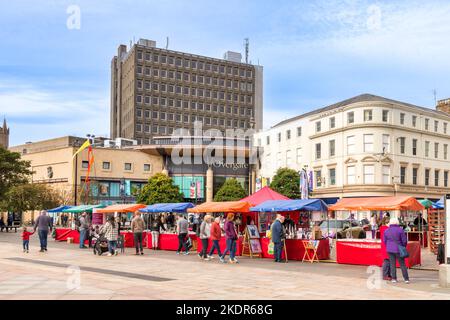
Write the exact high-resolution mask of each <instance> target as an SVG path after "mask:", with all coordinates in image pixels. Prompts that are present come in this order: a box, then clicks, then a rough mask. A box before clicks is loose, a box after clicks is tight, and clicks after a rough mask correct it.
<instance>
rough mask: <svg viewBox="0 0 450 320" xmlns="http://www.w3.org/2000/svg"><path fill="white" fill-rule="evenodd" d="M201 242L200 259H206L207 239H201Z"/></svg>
mask: <svg viewBox="0 0 450 320" xmlns="http://www.w3.org/2000/svg"><path fill="white" fill-rule="evenodd" d="M201 240H202V251H201V252H200V257H202V258H207V255H206V252H207V251H208V244H209V241H208V239H201Z"/></svg>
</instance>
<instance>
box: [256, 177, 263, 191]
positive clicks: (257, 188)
mask: <svg viewBox="0 0 450 320" xmlns="http://www.w3.org/2000/svg"><path fill="white" fill-rule="evenodd" d="M255 184H256V190H255V191H256V192H258V191H259V190H261V185H262V181H261V177H259V178H256V183H255Z"/></svg>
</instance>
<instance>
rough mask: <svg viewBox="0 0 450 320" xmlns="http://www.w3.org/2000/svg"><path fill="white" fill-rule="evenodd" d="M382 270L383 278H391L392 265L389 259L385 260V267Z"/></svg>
mask: <svg viewBox="0 0 450 320" xmlns="http://www.w3.org/2000/svg"><path fill="white" fill-rule="evenodd" d="M381 269H382V270H383V278H387V277H390V276H391V263H390V262H389V259H384V260H383V265H382V267H381Z"/></svg>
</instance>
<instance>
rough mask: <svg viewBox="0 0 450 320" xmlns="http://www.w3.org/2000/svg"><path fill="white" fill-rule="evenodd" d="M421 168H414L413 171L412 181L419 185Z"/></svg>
mask: <svg viewBox="0 0 450 320" xmlns="http://www.w3.org/2000/svg"><path fill="white" fill-rule="evenodd" d="M418 171H419V169H418V168H413V172H412V180H413V181H412V183H413V184H414V185H417V173H418Z"/></svg>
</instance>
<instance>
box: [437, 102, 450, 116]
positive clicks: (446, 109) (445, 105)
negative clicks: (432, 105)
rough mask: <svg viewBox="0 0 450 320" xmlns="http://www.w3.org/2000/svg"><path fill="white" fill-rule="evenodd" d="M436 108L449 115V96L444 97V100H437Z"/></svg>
mask: <svg viewBox="0 0 450 320" xmlns="http://www.w3.org/2000/svg"><path fill="white" fill-rule="evenodd" d="M436 110H438V111H442V112H445V113H447V114H448V115H450V98H449V99H444V100H439V101H438V104H437V106H436Z"/></svg>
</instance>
